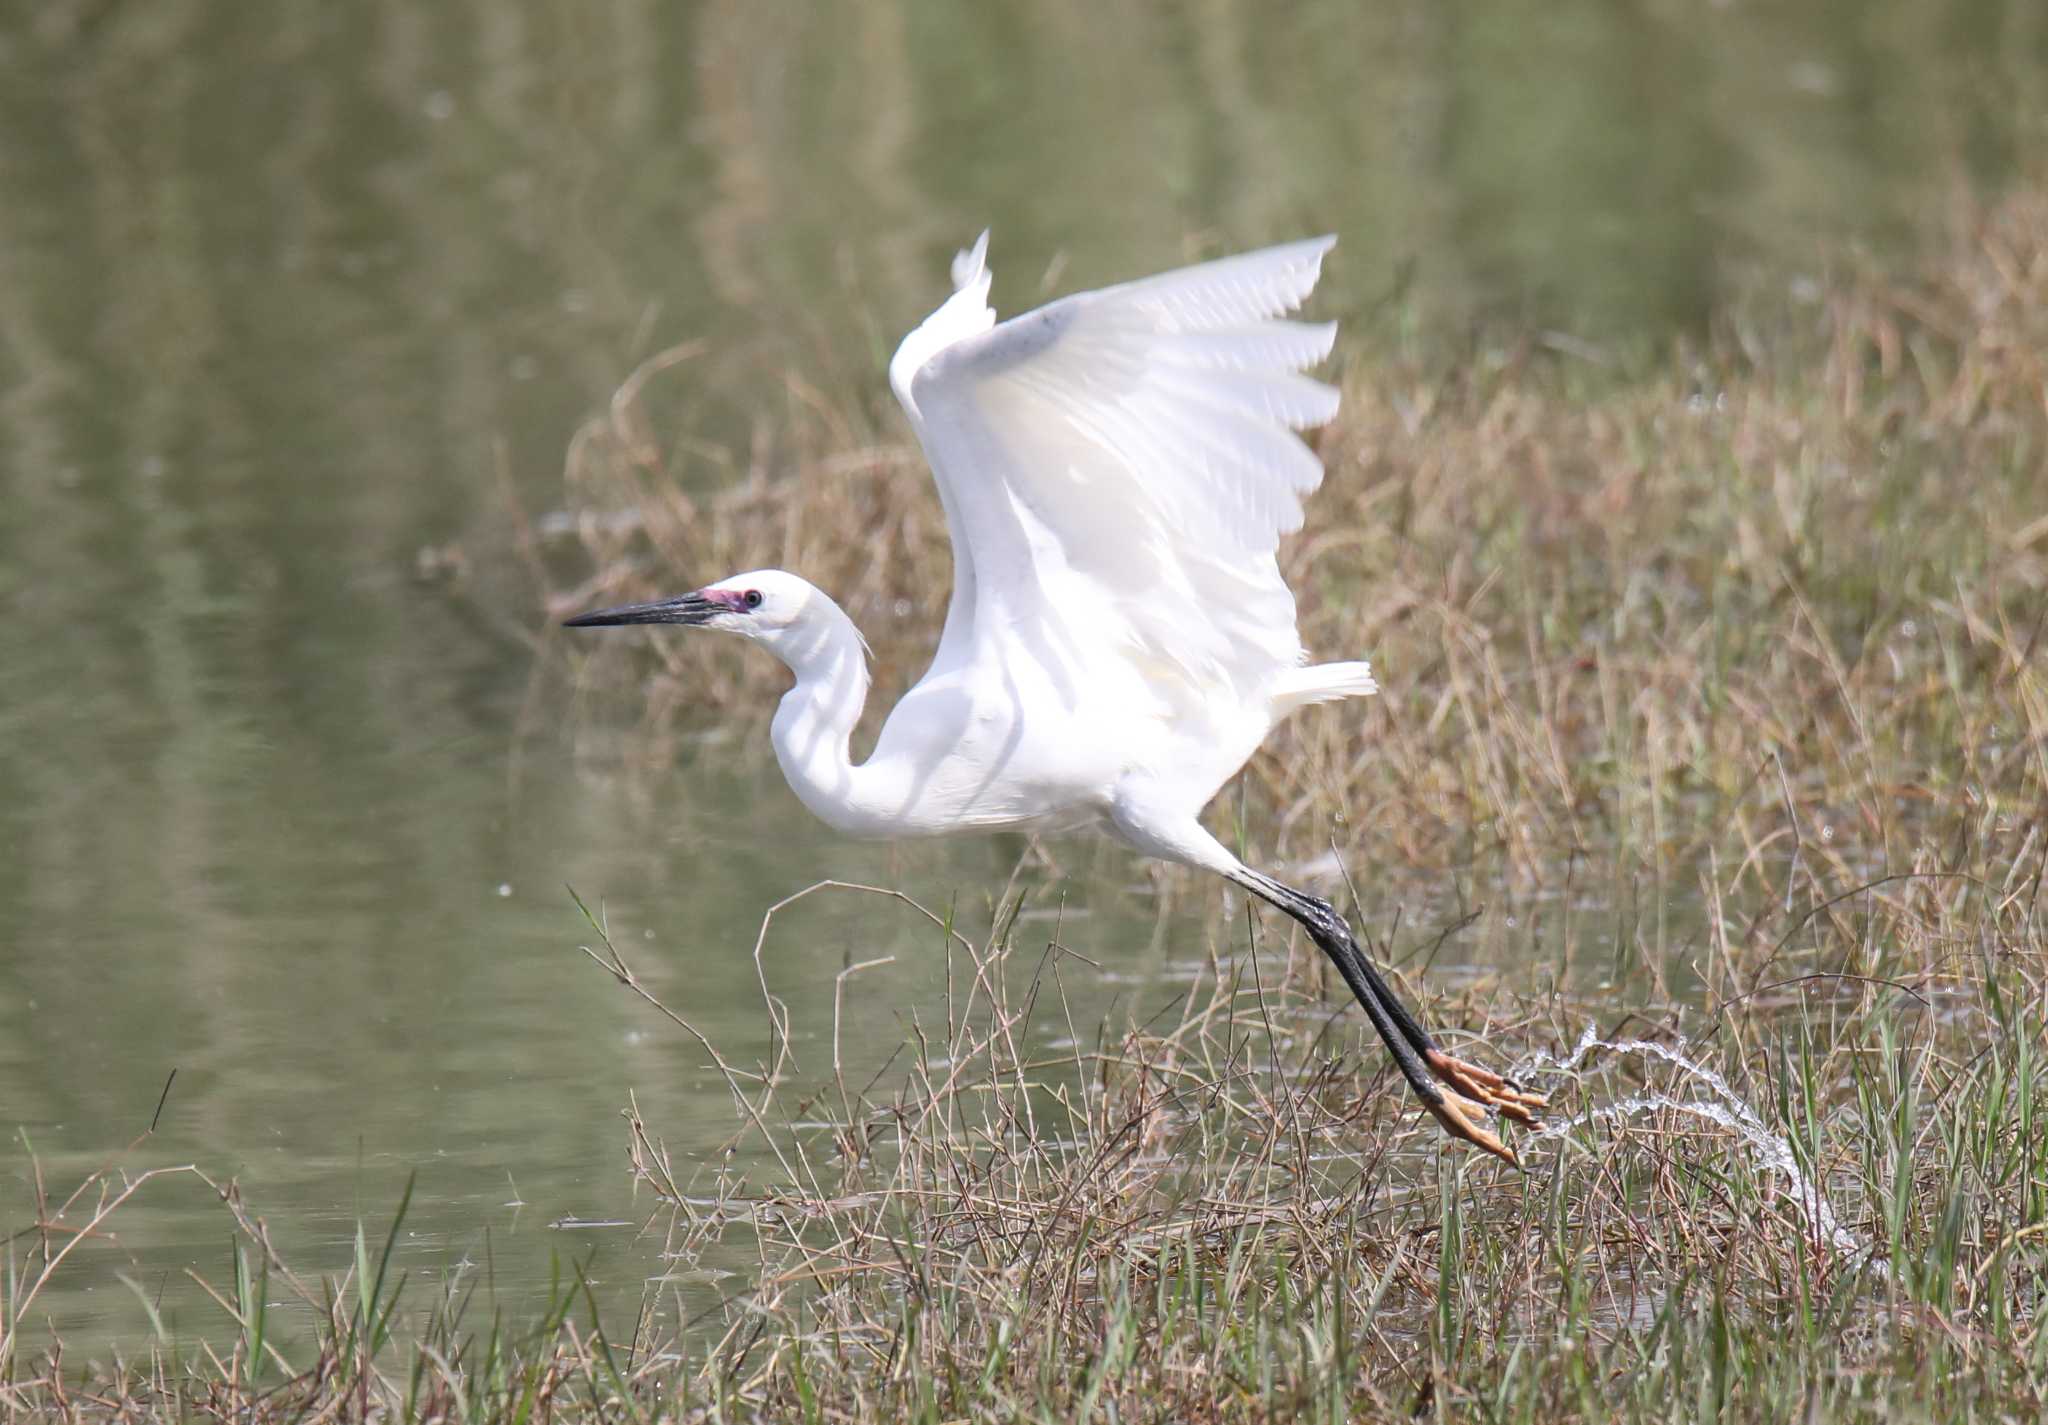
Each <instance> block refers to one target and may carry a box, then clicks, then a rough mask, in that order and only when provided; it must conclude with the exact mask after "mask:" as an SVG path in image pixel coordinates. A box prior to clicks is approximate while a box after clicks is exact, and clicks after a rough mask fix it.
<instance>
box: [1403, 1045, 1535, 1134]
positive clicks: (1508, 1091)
mask: <svg viewBox="0 0 2048 1425" xmlns="http://www.w3.org/2000/svg"><path fill="white" fill-rule="evenodd" d="M1423 1059H1424V1061H1425V1062H1426V1063H1428V1065H1429V1071H1430V1072H1431V1073H1433V1074H1435V1075H1436V1076H1437V1077H1438V1078H1439V1079H1442V1080H1443V1081H1444V1082H1445V1083H1447V1084H1449V1085H1450V1086H1451V1087H1452V1088H1453V1089H1455V1090H1456V1091H1457V1092H1458V1093H1459V1094H1461V1095H1463V1096H1464V1097H1465V1098H1467V1099H1470V1100H1474V1101H1476V1102H1477V1103H1480V1104H1483V1105H1485V1106H1486V1107H1487V1108H1490V1109H1492V1110H1493V1111H1494V1112H1496V1113H1498V1114H1500V1115H1501V1116H1502V1117H1504V1118H1512V1119H1514V1120H1515V1121H1516V1122H1517V1123H1526V1124H1528V1125H1529V1126H1530V1127H1532V1128H1533V1127H1535V1126H1536V1125H1537V1124H1538V1123H1539V1122H1540V1121H1541V1120H1539V1119H1538V1118H1537V1116H1536V1111H1537V1110H1538V1109H1540V1108H1543V1107H1545V1106H1546V1105H1548V1104H1549V1102H1550V1100H1548V1099H1547V1098H1545V1097H1544V1096H1543V1095H1542V1094H1536V1093H1530V1092H1529V1091H1528V1090H1527V1089H1525V1088H1523V1087H1522V1086H1521V1085H1520V1084H1517V1083H1516V1082H1515V1081H1514V1080H1512V1079H1504V1078H1502V1077H1501V1076H1500V1075H1499V1074H1496V1073H1495V1072H1494V1071H1493V1070H1491V1069H1482V1068H1480V1067H1479V1066H1478V1065H1477V1064H1468V1063H1466V1062H1465V1061H1464V1060H1463V1059H1453V1058H1452V1057H1451V1056H1450V1055H1448V1054H1446V1053H1444V1051H1443V1050H1441V1049H1431V1050H1430V1051H1429V1052H1428V1053H1427V1054H1425V1055H1423ZM1437 1117H1438V1118H1442V1117H1443V1115H1442V1114H1438V1115H1437ZM1453 1131H1454V1132H1455V1131H1456V1130H1453ZM1458 1136H1459V1137H1461V1138H1462V1137H1464V1136H1465V1135H1464V1134H1462V1133H1460V1134H1458ZM1480 1146H1482V1147H1484V1146H1485V1145H1484V1144H1481V1145H1480Z"/></svg>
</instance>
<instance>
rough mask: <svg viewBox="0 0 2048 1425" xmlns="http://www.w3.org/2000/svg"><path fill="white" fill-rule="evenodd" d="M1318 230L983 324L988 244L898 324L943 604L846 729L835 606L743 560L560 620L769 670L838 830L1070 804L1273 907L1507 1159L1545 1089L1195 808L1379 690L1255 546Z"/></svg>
mask: <svg viewBox="0 0 2048 1425" xmlns="http://www.w3.org/2000/svg"><path fill="white" fill-rule="evenodd" d="M1334 241H1335V239H1333V238H1316V239H1312V240H1308V241H1303V242H1295V243H1289V244H1286V245H1284V246H1280V247H1273V248H1267V249H1265V250H1264V251H1260V252H1253V253H1247V254H1244V255H1242V256H1238V257H1231V258H1225V259H1223V260H1221V261H1217V262H1209V263H1204V264H1202V265H1200V266H1196V267H1188V268H1183V269H1181V270H1180V271H1176V272H1168V273H1165V274H1162V275H1160V276H1157V277H1151V278H1147V279H1145V280H1143V281H1138V282H1131V283H1126V284H1124V285H1122V286H1118V287H1109V288H1105V289H1103V290H1101V291H1098V292H1082V293H1078V294H1076V295H1074V296H1070V297H1066V298H1063V299H1061V300H1059V301H1056V302H1052V303H1049V304H1047V305H1046V306H1043V307H1040V308H1039V309H1038V310H1036V311H1034V312H1030V313H1027V314H1025V315H1023V316H1020V317H1013V318H1012V319H1010V320H1009V321H1006V322H1002V323H1000V324H998V323H997V321H996V317H995V313H994V311H992V310H991V309H990V307H989V305H988V290H989V271H988V267H987V265H986V262H985V257H986V253H987V248H988V234H987V233H983V234H982V235H981V238H980V240H979V241H978V242H976V243H975V245H974V247H973V249H972V250H971V251H968V252H963V253H961V254H960V255H959V256H958V257H957V258H955V259H954V262H953V285H954V288H955V290H954V292H953V295H952V296H951V297H950V298H949V299H948V300H947V301H946V302H945V303H944V304H943V305H941V306H940V307H939V309H938V310H937V311H935V312H933V313H932V314H931V316H929V317H928V318H926V319H925V321H924V323H923V324H922V325H920V326H919V327H918V328H917V330H915V331H913V332H912V333H910V335H909V336H907V337H905V338H904V340H903V344H902V346H901V347H899V348H898V349H897V352H896V355H895V358H894V359H893V360H892V361H891V362H890V363H889V380H890V384H891V385H892V386H894V387H895V390H896V396H897V399H898V400H900V401H901V402H902V403H903V409H904V411H905V412H907V413H908V415H909V417H910V424H911V427H912V429H913V430H915V431H916V433H917V438H918V440H919V441H920V442H921V443H922V444H923V446H924V450H925V454H926V456H927V457H928V458H929V460H930V462H931V466H932V471H933V473H934V474H935V475H936V477H937V480H938V487H939V498H940V501H941V503H942V504H943V505H944V506H945V512H946V521H947V528H948V532H949V533H950V535H951V538H952V545H953V594H952V601H951V602H950V603H949V604H948V605H947V609H946V622H945V627H944V631H943V632H942V633H941V635H940V637H939V646H938V651H937V653H936V654H935V655H934V657H933V659H932V664H931V667H930V669H929V670H928V671H927V672H926V673H925V675H924V677H923V678H922V679H920V680H919V682H918V683H917V685H916V686H915V687H913V688H912V689H911V690H910V691H909V692H907V693H905V694H904V695H903V698H902V700H901V701H900V702H898V703H897V704H896V706H895V708H894V709H893V710H892V711H891V712H890V714H889V717H888V720H887V721H886V722H885V723H884V724H883V726H882V730H881V733H880V735H879V737H878V738H877V740H876V742H875V746H874V750H873V752H872V753H871V754H870V755H869V756H868V758H867V759H866V760H865V761H862V762H855V761H854V760H853V758H852V755H851V751H850V747H849V743H850V740H851V737H852V733H853V729H854V724H855V723H856V722H857V721H858V720H859V719H860V715H861V709H862V707H863V706H864V704H865V703H866V701H867V695H868V670H867V658H866V645H865V643H864V642H863V640H862V638H861V635H860V633H859V631H858V630H857V629H856V628H855V627H854V624H853V621H852V620H851V619H850V618H848V617H847V615H846V614H845V612H844V611H843V610H841V609H840V607H839V605H838V604H836V603H834V602H833V601H832V600H831V599H830V598H828V597H827V596H826V595H825V594H824V593H822V592H821V591H819V590H818V589H816V588H814V587H813V586H812V585H811V584H809V583H807V582H805V581H804V580H803V579H800V578H798V577H797V576H796V575H794V574H788V573H784V572H782V571H780V570H774V569H763V570H756V571H754V572H752V573H747V574H738V575H735V576H733V577H732V578H729V579H722V580H720V581H719V582H717V583H715V584H709V585H706V586H705V587H703V588H701V589H698V590H695V591H694V592H692V593H688V594H684V595H682V596H681V597H679V598H673V599H666V600H662V601H660V602H657V603H647V604H634V605H630V606H627V607H622V608H614V609H606V610H603V611H601V612H598V613H590V614H585V615H583V616H582V617H580V618H574V619H570V620H569V621H568V622H569V625H570V626H571V627H589V626H592V625H610V624H685V625H692V626H697V627H702V628H710V629H717V630H720V631H723V632H727V633H736V634H739V635H740V636H741V637H743V638H747V639H750V640H752V641H753V642H755V643H758V644H760V645H761V646H762V647H764V648H766V649H767V650H768V651H769V652H771V653H773V654H774V655H775V656H776V657H778V658H780V659H781V660H782V661H783V662H784V663H785V664H787V665H788V667H789V670H790V671H791V672H792V673H794V674H795V675H796V685H795V686H794V687H793V688H791V689H790V691H789V692H788V693H786V694H785V695H784V696H783V698H782V701H781V704H780V705H779V706H778V707H777V708H776V711H775V720H774V727H773V738H774V743H775V754H776V757H777V759H778V760H779V761H780V762H781V764H782V770H783V774H784V775H785V776H786V777H787V778H788V779H789V784H790V786H791V787H792V788H793V789H794V790H795V791H796V794H797V796H798V797H799V798H801V799H802V801H803V803H804V805H805V806H807V807H809V808H810V809H811V810H812V811H813V812H815V813H816V814H817V815H818V816H819V817H821V818H822V819H823V820H824V821H826V822H827V823H829V824H830V825H832V826H833V827H835V828H837V829H838V830H840V831H843V832H847V833H850V834H853V835H857V836H875V837H897V836H935V835H944V834H949V833H954V832H962V831H989V830H997V829H1004V828H1012V829H1014V828H1045V827H1050V826H1067V825H1072V824H1075V823H1086V822H1092V823H1094V824H1097V825H1099V826H1100V827H1102V828H1103V829H1105V830H1107V831H1108V832H1109V833H1110V834H1112V835H1114V836H1116V837H1118V838H1120V839H1121V840H1123V841H1124V842H1126V843H1128V844H1129V845H1131V846H1133V847H1135V848H1136V849H1137V850H1139V851H1141V852H1144V853H1146V854H1147V855H1151V856H1157V857H1161V858H1163V859H1165V860H1168V861H1178V862H1181V863H1184V864H1186V865H1190V866H1199V867H1202V868H1204V869H1207V870H1210V871H1214V872H1216V873H1217V874H1218V875H1221V876H1223V877H1225V878H1226V879H1228V880H1230V881H1232V882H1234V883H1236V884H1237V885H1239V886H1242V887H1243V888H1244V889H1245V890H1247V891H1249V892H1251V893H1252V894H1253V895H1256V896H1258V897H1260V898H1261V899H1262V900H1265V901H1268V902H1270V903H1271V904H1273V905H1275V906H1277V907H1278V908H1279V909H1281V910H1283V911H1285V912H1286V913H1287V914H1288V915H1290V916H1292V917H1293V918H1294V919H1295V920H1297V921H1299V922H1300V923H1301V925H1302V926H1303V927H1304V928H1305V929H1306V930H1307V931H1308V933H1309V935H1310V937H1311V938H1313V939H1314V941H1315V943H1316V944H1317V945H1318V946H1319V947H1320V948H1321V949H1322V951H1323V953H1324V954H1326V955H1328V956H1329V957H1330V959H1331V960H1332V961H1333V962H1334V963H1335V964H1336V966H1337V969H1338V971H1339V973H1341V974H1342V975H1343V976H1344V979H1345V982H1346V983H1347V984H1348V985H1349V986H1350V987H1351V992H1352V994H1353V995H1355V996H1356V997H1357V998H1358V1002H1359V1003H1360V1004H1361V1005H1363V1006H1364V1008H1365V1012H1366V1014H1367V1015H1368V1016H1370V1017H1371V1019H1372V1024H1373V1028H1374V1029H1376V1030H1378V1031H1379V1035H1380V1038H1381V1039H1383V1040H1385V1041H1386V1045H1387V1048H1388V1049H1389V1050H1390V1051H1391V1052H1392V1053H1393V1056H1394V1061H1395V1063H1396V1064H1397V1065H1398V1066H1399V1067H1400V1070H1401V1073H1402V1076H1403V1077H1404V1078H1406V1079H1407V1081H1408V1084H1409V1086H1410V1087H1411V1088H1412V1089H1413V1090H1414V1091H1415V1093H1416V1095H1417V1096H1418V1097H1420V1098H1421V1100H1422V1102H1423V1104H1424V1105H1425V1106H1426V1107H1427V1108H1428V1109H1429V1110H1430V1112H1431V1113H1433V1114H1435V1115H1436V1117H1437V1119H1438V1121H1439V1122H1441V1123H1442V1124H1443V1126H1444V1128H1445V1129H1446V1130H1448V1131H1449V1132H1450V1133H1451V1134H1453V1135H1455V1136H1456V1137H1459V1138H1462V1139H1464V1140H1465V1141H1466V1142H1468V1143H1472V1144H1476V1145H1477V1146H1479V1147H1481V1148H1484V1149H1487V1150H1488V1151H1490V1152H1493V1153H1496V1154H1499V1155H1500V1156H1501V1157H1503V1158H1506V1159H1508V1160H1509V1161H1510V1162H1513V1161H1515V1159H1514V1154H1513V1153H1512V1151H1511V1150H1509V1149H1508V1148H1507V1147H1506V1146H1505V1145H1504V1144H1503V1143H1502V1142H1501V1140H1500V1139H1499V1138H1498V1137H1497V1136H1495V1135H1494V1134H1493V1133H1492V1132H1491V1131H1489V1130H1488V1128H1487V1127H1486V1126H1485V1124H1484V1119H1485V1116H1486V1109H1487V1108H1492V1109H1495V1110H1497V1111H1499V1112H1501V1113H1503V1114H1505V1115H1507V1116H1509V1117H1513V1118H1516V1119H1519V1120H1521V1121H1524V1122H1534V1121H1535V1117H1534V1110H1536V1109H1538V1108H1540V1107H1542V1105H1543V1100H1542V1099H1541V1098H1540V1097H1538V1096H1536V1095H1534V1094H1531V1093H1527V1092H1524V1091H1523V1090H1522V1089H1521V1088H1520V1087H1518V1086H1517V1085H1516V1084H1514V1083H1513V1082H1511V1081H1509V1080H1507V1079H1504V1078H1502V1077H1501V1076H1500V1075H1498V1074H1496V1073H1493V1072H1491V1071H1489V1070H1487V1069H1483V1068H1479V1067H1476V1066H1474V1065H1471V1064H1467V1063H1463V1062H1461V1061H1459V1060H1457V1059H1454V1058H1452V1057H1451V1056H1449V1055H1448V1054H1446V1053H1444V1052H1443V1051H1442V1050H1441V1049H1440V1048H1438V1047H1437V1046H1436V1044H1435V1043H1434V1042H1433V1041H1432V1040H1431V1039H1430V1036H1429V1035H1428V1034H1427V1033H1425V1032H1424V1031H1423V1029H1422V1026H1421V1025H1420V1024H1419V1023H1417V1022H1416V1020H1415V1017H1414V1016H1413V1015H1412V1014H1410V1013H1409V1012H1408V1010H1407V1009H1406V1007H1404V1006H1403V1005H1402V1004H1401V1002H1400V1000H1399V999H1397V998H1396V997H1395V995H1394V993H1393V991H1392V990H1391V989H1390V988H1389V987H1388V986H1387V984H1386V982H1385V981H1384V980H1383V979H1381V977H1380V975H1379V974H1378V972H1377V971H1376V970H1375V969H1374V968H1373V966H1372V964H1371V963H1370V962H1369V961H1368V960H1367V959H1366V957H1365V955H1364V954H1363V953H1362V952H1361V951H1360V949H1359V947H1358V943H1357V941H1356V940H1355V939H1353V937H1352V934H1351V931H1350V928H1349V927H1348V926H1347V925H1346V923H1345V921H1344V918H1343V917H1342V916H1340V915H1339V914H1338V913H1337V912H1336V910H1335V909H1334V908H1333V907H1332V906H1331V905H1330V903H1329V902H1328V901H1325V900H1323V899H1321V898H1320V897H1317V896H1313V895H1309V894H1307V893H1306V892H1303V891H1300V890H1296V889H1294V888H1293V887H1291V886H1287V885H1284V884H1282V883H1281V882H1280V881H1277V880H1275V879H1274V878H1273V877H1271V876H1268V875H1265V874H1263V873H1262V872H1259V871H1256V870H1253V869H1252V868H1250V867H1249V866H1246V865H1244V864H1243V863H1242V862H1240V861H1239V860H1238V859H1237V857H1235V856H1233V855H1232V854H1231V853H1230V852H1229V851H1228V850H1227V849H1225V848H1224V846H1223V845H1222V843H1220V842H1219V841H1217V839H1216V838H1215V837H1214V836H1211V835H1210V834H1209V833H1208V832H1207V831H1206V830H1204V829H1203V827H1202V824H1201V821H1200V815H1201V812H1202V809H1203V807H1204V806H1205V805H1207V803H1208V802H1209V800H1210V798H1211V797H1213V796H1214V795H1215V794H1216V792H1217V791H1218V789H1219V788H1221V787H1222V785H1223V784H1224V782H1225V781H1226V780H1228V779H1229V778H1230V777H1231V776H1233V775H1234V774H1235V773H1236V772H1237V771H1238V769H1239V768H1240V767H1242V766H1243V765H1244V762H1245V760H1246V759H1247V758H1248V757H1250V756H1251V754H1252V752H1253V750H1254V749H1256V748H1257V747H1258V745H1259V743H1260V742H1261V741H1263V740H1264V738H1265V736H1266V734H1267V733H1268V732H1270V731H1271V730H1272V728H1273V726H1274V724H1275V723H1277V722H1278V721H1279V720H1280V719H1281V718H1283V717H1285V716H1287V715H1288V714H1289V713H1291V712H1293V711H1294V710H1295V709H1297V708H1300V707H1303V706H1305V705H1306V704H1309V703H1320V702H1328V701H1332V700H1334V699H1339V698H1352V697H1360V696H1363V695H1365V694H1368V693H1372V692H1375V691H1377V688H1376V685H1375V684H1374V682H1373V677H1372V670H1371V668H1370V666H1369V665H1367V664H1366V663H1364V662H1347V663H1322V664H1309V663H1308V661H1307V658H1306V655H1305V654H1304V652H1303V649H1302V646H1301V640H1300V636H1299V634H1298V633H1297V631H1296V628H1295V611H1294V597H1293V595H1292V594H1291V593H1290V592H1289V591H1288V588H1287V585H1286V583H1285V582H1284V581H1283V580H1282V579H1281V577H1280V569H1279V565H1278V563H1277V562H1276V560H1275V557H1274V551H1275V548H1276V547H1277V545H1278V543H1279V540H1280V536H1282V535H1283V534H1287V533H1290V532H1292V531H1293V530H1295V529H1298V528H1299V527H1300V525H1301V517H1302V499H1303V497H1304V496H1306V495H1307V494H1309V492H1311V491H1312V490H1314V489H1315V488H1316V486H1317V485H1318V484H1320V483H1321V481H1322V476H1323V469H1322V463H1321V461H1320V460H1319V459H1318V458H1317V457H1316V455H1315V454H1314V453H1313V452H1311V451H1310V450H1309V448H1308V447H1307V446H1306V445H1305V444H1303V442H1302V440H1301V438H1300V437H1299V436H1298V435H1296V434H1295V432H1296V431H1299V430H1303V429H1306V428H1309V427H1312V426H1317V425H1321V424H1323V423H1324V422H1326V421H1328V420H1329V419H1330V418H1331V417H1332V416H1334V415H1335V414H1336V411H1337V392H1336V391H1335V390H1334V389H1332V388H1331V387H1329V386H1326V385H1323V384H1322V383H1320V382H1318V381H1315V380H1312V379H1310V378H1309V377H1307V376H1304V375H1302V374H1300V373H1301V372H1302V371H1303V370H1304V369H1305V368H1307V367H1310V366H1313V365H1315V364H1316V363H1318V362H1320V361H1321V360H1322V359H1323V358H1324V357H1326V356H1328V355H1329V352H1330V347H1331V344H1332V343H1333V341H1334V340H1335V337H1336V327H1335V325H1334V324H1321V325H1311V324H1306V323H1301V322H1295V321H1288V320H1283V318H1284V316H1285V314H1286V313H1289V312H1292V311H1293V310H1294V309H1295V308H1297V307H1299V306H1300V305H1301V303H1302V302H1303V301H1304V300H1305V299H1306V298H1307V297H1308V295H1309V293H1310V291H1311V290H1312V289H1313V288H1314V287H1315V284H1316V279H1317V276H1318V275H1319V273H1320V271H1321V268H1322V259H1323V255H1324V254H1325V253H1326V252H1328V251H1329V249H1330V247H1331V245H1332V244H1333V243H1334Z"/></svg>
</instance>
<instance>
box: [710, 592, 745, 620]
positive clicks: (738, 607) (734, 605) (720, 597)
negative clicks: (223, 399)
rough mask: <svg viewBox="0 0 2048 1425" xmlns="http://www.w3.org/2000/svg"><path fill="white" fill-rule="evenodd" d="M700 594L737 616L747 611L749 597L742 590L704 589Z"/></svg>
mask: <svg viewBox="0 0 2048 1425" xmlns="http://www.w3.org/2000/svg"><path fill="white" fill-rule="evenodd" d="M700 593H701V597H703V598H705V599H707V600H709V601H710V602H712V603H714V604H723V605H725V607H726V608H728V609H730V610H731V611H732V612H734V613H736V614H743V613H745V612H746V611H747V596H746V594H745V592H744V591H742V590H739V589H704V590H702V591H700Z"/></svg>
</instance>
